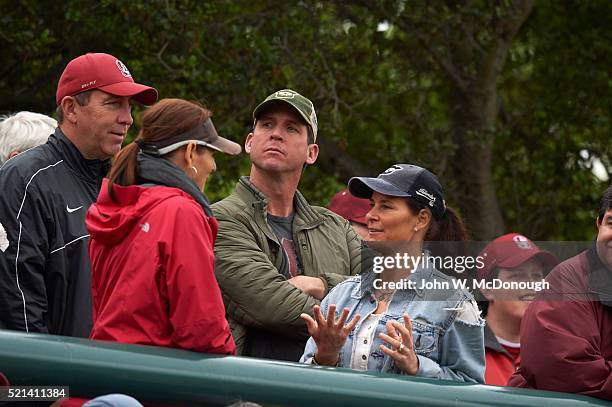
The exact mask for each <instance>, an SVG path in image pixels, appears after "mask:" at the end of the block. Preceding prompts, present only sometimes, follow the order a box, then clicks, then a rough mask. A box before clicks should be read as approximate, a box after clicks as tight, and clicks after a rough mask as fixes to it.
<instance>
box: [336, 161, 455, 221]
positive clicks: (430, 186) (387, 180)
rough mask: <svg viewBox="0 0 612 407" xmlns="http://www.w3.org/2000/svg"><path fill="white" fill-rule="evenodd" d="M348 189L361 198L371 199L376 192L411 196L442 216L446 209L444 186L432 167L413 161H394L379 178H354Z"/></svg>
mask: <svg viewBox="0 0 612 407" xmlns="http://www.w3.org/2000/svg"><path fill="white" fill-rule="evenodd" d="M348 189H349V191H350V193H351V194H353V195H355V196H356V197H358V198H366V199H370V198H371V197H372V193H373V192H374V191H376V192H378V193H380V194H383V195H389V196H399V197H405V198H412V199H414V200H415V201H417V202H419V203H422V204H423V205H425V206H426V207H428V208H429V209H430V210H431V213H432V214H433V216H434V218H436V219H441V218H442V216H443V215H444V212H445V211H446V202H445V201H444V191H443V190H442V185H440V181H438V177H436V176H435V175H434V174H433V173H431V172H430V171H429V170H427V169H425V168H423V167H419V166H418V165H412V164H395V165H393V166H392V167H390V168H388V169H387V170H385V171H384V172H383V173H381V174H380V175H379V176H378V177H376V178H370V177H353V178H351V179H350V180H349V183H348Z"/></svg>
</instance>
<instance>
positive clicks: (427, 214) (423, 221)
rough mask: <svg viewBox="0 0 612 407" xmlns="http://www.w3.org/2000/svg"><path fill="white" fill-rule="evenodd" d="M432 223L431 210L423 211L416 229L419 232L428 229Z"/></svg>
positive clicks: (420, 212) (418, 217) (420, 213)
mask: <svg viewBox="0 0 612 407" xmlns="http://www.w3.org/2000/svg"><path fill="white" fill-rule="evenodd" d="M430 223H431V211H429V209H421V210H420V211H419V213H418V215H417V222H416V225H415V227H416V228H418V230H421V229H427V228H428V227H429V224H430Z"/></svg>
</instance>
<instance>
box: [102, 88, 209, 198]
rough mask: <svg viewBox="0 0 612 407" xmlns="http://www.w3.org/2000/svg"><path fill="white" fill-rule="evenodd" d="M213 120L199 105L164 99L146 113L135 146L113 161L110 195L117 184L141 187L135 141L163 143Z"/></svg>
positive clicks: (138, 148)
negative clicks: (139, 185) (139, 184)
mask: <svg viewBox="0 0 612 407" xmlns="http://www.w3.org/2000/svg"><path fill="white" fill-rule="evenodd" d="M211 116H212V113H211V111H210V110H208V109H207V108H205V107H204V106H202V105H201V104H200V103H198V102H192V101H187V100H183V99H162V100H160V101H159V102H157V103H156V104H154V105H153V106H151V107H149V108H148V109H147V110H145V112H144V113H143V114H142V116H141V128H140V131H139V133H138V137H137V138H136V140H135V142H132V143H130V144H128V145H127V146H126V147H124V148H123V149H122V150H121V151H120V152H119V154H117V156H116V157H115V160H114V161H113V164H112V167H111V169H110V172H109V175H108V178H109V182H108V192H109V194H110V196H111V198H113V192H112V188H113V185H114V184H117V185H123V186H128V185H135V184H137V183H138V175H137V173H138V171H137V163H138V153H139V152H140V147H139V146H138V144H136V141H138V140H142V141H144V142H152V143H154V142H156V141H163V140H165V139H168V138H171V137H174V136H176V135H179V134H181V133H185V132H187V131H189V130H191V129H193V128H194V127H196V126H197V125H199V124H201V123H203V122H204V121H206V120H207V119H209V118H210V117H211Z"/></svg>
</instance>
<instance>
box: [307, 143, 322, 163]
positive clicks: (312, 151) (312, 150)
mask: <svg viewBox="0 0 612 407" xmlns="http://www.w3.org/2000/svg"><path fill="white" fill-rule="evenodd" d="M317 157H319V145H318V144H309V145H308V156H307V157H306V164H308V165H311V164H314V162H315V161H317Z"/></svg>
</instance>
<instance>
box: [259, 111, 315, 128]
mask: <svg viewBox="0 0 612 407" xmlns="http://www.w3.org/2000/svg"><path fill="white" fill-rule="evenodd" d="M266 120H274V116H271V115H266V114H264V115H262V116H261V117H260V118H259V119H257V121H266ZM277 121H278V120H277ZM286 122H287V123H288V124H293V125H302V126H304V127H308V125H307V124H305V123H303V122H302V121H301V120H296V119H289V120H286Z"/></svg>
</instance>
